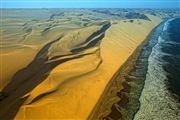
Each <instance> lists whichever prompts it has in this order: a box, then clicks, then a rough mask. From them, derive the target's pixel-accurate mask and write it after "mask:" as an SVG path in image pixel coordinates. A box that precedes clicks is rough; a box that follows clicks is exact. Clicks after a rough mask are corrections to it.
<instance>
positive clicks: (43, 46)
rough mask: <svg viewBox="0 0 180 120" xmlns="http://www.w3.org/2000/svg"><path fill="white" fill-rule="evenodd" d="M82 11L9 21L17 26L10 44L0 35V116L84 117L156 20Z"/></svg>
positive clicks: (151, 16)
mask: <svg viewBox="0 0 180 120" xmlns="http://www.w3.org/2000/svg"><path fill="white" fill-rule="evenodd" d="M86 12H87V15H86V18H88V19H85V18H83V17H81V16H83V15H81V14H78V15H79V17H77V16H73V15H72V13H71V12H70V13H69V14H71V15H72V16H71V17H68V15H66V14H67V13H66V12H64V13H61V14H60V13H59V14H51V15H49V17H47V19H46V20H40V22H37V21H36V20H30V21H28V20H24V21H23V22H22V23H21V24H20V25H19V24H18V25H17V24H16V25H15V26H18V27H20V29H21V32H22V33H21V34H20V35H19V36H20V37H18V38H19V39H18V40H16V41H14V42H15V43H16V44H15V43H11V44H10V42H9V41H8V40H2V42H1V44H3V47H2V48H1V49H2V50H3V52H2V54H1V57H2V58H3V59H4V60H2V62H1V63H3V65H2V69H3V71H2V72H1V76H2V77H1V91H2V92H1V102H0V105H1V106H2V107H3V108H4V109H0V115H1V116H2V118H5V119H9V118H15V119H87V118H88V117H89V116H90V114H93V112H92V110H94V109H95V107H96V105H97V104H98V100H99V99H100V98H101V95H102V94H103V92H104V90H105V88H106V87H107V85H108V83H109V82H111V81H110V80H111V78H112V77H113V75H114V74H115V73H116V71H117V70H118V69H119V67H121V66H122V65H123V64H124V63H125V61H126V60H127V59H128V57H129V56H130V55H131V54H132V53H133V52H134V50H135V49H136V48H137V46H139V45H140V44H141V43H142V42H143V40H145V38H146V36H147V35H148V34H149V33H150V31H151V30H152V29H153V28H154V27H155V26H156V25H158V24H159V23H160V21H161V19H160V18H159V17H157V16H153V15H149V14H147V15H146V16H148V18H149V19H150V20H143V19H133V22H130V21H129V20H126V19H114V18H113V19H102V18H103V15H102V16H100V17H97V16H96V14H97V13H95V17H92V13H91V12H89V11H88V10H87V11H86ZM77 13H78V12H77ZM47 14H49V13H47ZM82 14H83V13H82ZM93 14H94V13H93ZM62 15H64V17H62V18H58V17H60V16H62ZM57 18H58V19H57ZM36 19H37V18H36ZM43 19H45V18H43ZM62 21H64V22H62ZM79 21H81V22H79ZM86 21H88V22H86ZM6 22H7V21H6ZM47 26H48V27H47ZM6 29H7V31H8V30H9V29H8V28H6ZM13 31H14V30H13ZM24 31H26V32H25V33H23V32H24ZM12 33H14V32H12ZM17 33H19V31H17ZM14 35H15V36H17V34H14ZM22 36H24V37H22ZM7 37H10V38H11V37H12V36H11V35H10V34H9V35H8V34H6V36H5V37H4V39H7ZM12 38H13V37H12ZM14 44H15V45H16V46H13V45H14ZM11 45H12V46H11ZM14 50H17V51H14ZM12 51H13V52H12ZM11 59H13V61H12V60H11ZM5 60H7V61H5ZM17 63H18V64H17ZM3 66H4V67H3ZM119 87H122V88H123V86H122V85H120V86H119Z"/></svg>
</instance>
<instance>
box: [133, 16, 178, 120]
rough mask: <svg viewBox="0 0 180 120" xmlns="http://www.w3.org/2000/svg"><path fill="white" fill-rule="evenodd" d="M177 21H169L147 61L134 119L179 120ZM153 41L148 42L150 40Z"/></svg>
mask: <svg viewBox="0 0 180 120" xmlns="http://www.w3.org/2000/svg"><path fill="white" fill-rule="evenodd" d="M179 20H180V18H176V19H170V20H168V21H167V22H166V23H165V24H164V28H163V30H162V32H161V34H160V36H159V37H158V40H157V41H158V42H157V44H156V45H155V46H154V47H153V49H152V52H151V54H150V56H149V58H148V71H147V74H146V79H145V85H144V88H143V90H142V93H141V96H140V108H139V110H138V112H137V114H136V115H135V118H134V120H152V119H153V120H179V119H180V104H179V97H178V95H179V94H180V93H179V92H180V84H179V82H180V72H179V71H180V67H179V65H180V64H179V62H178V61H180V43H179V38H180V37H179V30H180V29H179V27H178V25H179ZM151 40H152V39H150V41H151Z"/></svg>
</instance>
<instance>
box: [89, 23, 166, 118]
mask: <svg viewBox="0 0 180 120" xmlns="http://www.w3.org/2000/svg"><path fill="white" fill-rule="evenodd" d="M162 23H163V21H162V22H160V23H159V24H158V25H157V26H155V27H154V28H153V29H152V30H151V31H150V33H149V34H148V35H147V37H146V38H145V39H144V41H142V43H140V45H138V46H137V48H136V49H135V50H134V51H133V53H132V54H131V55H130V56H129V57H128V59H127V60H126V61H125V63H124V64H122V66H120V68H119V69H118V70H117V72H116V73H115V74H114V75H113V77H112V78H111V80H110V81H109V83H108V84H107V86H106V88H105V90H104V92H103V94H102V95H101V97H100V99H99V100H98V102H97V104H96V106H95V107H94V110H92V112H91V113H90V115H89V117H88V119H89V120H91V119H106V118H105V117H103V116H107V115H108V116H109V117H110V116H111V115H112V116H114V114H116V115H117V116H118V117H121V118H122V114H121V113H120V112H118V113H116V112H115V113H114V114H113V113H112V114H111V111H112V109H113V107H114V108H117V109H119V108H118V107H125V106H126V105H127V104H128V103H129V97H128V96H127V95H126V94H127V93H130V90H131V89H132V87H131V85H130V84H129V82H130V81H132V80H131V79H133V76H131V77H132V78H128V77H129V75H128V74H129V73H131V71H133V69H134V68H135V67H136V66H135V65H136V62H137V60H138V57H139V56H140V54H141V51H142V49H143V48H144V47H145V45H146V44H147V43H148V42H149V38H150V36H151V34H152V33H153V32H154V30H155V29H156V28H157V27H158V26H159V25H161V24H162ZM144 80H145V78H144ZM144 80H143V84H141V85H142V86H144V82H145V81H144ZM117 83H118V84H120V85H121V86H122V87H119V86H117ZM118 88H119V89H118ZM142 89H143V87H142ZM142 89H141V91H142ZM112 93H113V94H112ZM140 94H141V92H140ZM108 95H110V97H107V96H108ZM139 97H140V95H139ZM108 98H110V99H112V101H111V100H107V99H108ZM102 100H103V101H102ZM106 100H107V101H106ZM108 102H109V103H110V104H109V103H108ZM117 103H118V105H117ZM107 106H108V107H107ZM138 108H139V105H138ZM137 111H138V109H137ZM137 111H134V115H135V114H136V112H137ZM100 113H103V114H100ZM134 115H133V116H134ZM116 119H117V118H116Z"/></svg>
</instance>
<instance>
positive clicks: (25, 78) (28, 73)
mask: <svg viewBox="0 0 180 120" xmlns="http://www.w3.org/2000/svg"><path fill="white" fill-rule="evenodd" d="M109 26H110V23H109V22H107V23H104V24H102V26H100V27H99V30H98V31H96V32H94V34H92V35H90V36H89V37H87V38H88V39H86V40H85V41H80V43H78V44H81V45H78V47H76V46H75V47H74V48H73V47H70V50H68V49H63V46H58V42H61V40H63V39H64V38H65V35H62V36H60V37H58V38H57V39H55V40H53V41H51V42H49V43H47V44H46V45H45V46H44V47H43V48H41V50H40V51H39V52H38V54H37V55H36V57H35V58H34V60H33V61H32V62H31V63H30V64H29V65H28V66H27V67H26V68H23V69H21V70H20V71H18V72H17V73H16V74H15V75H14V76H13V78H12V80H11V81H10V82H9V83H8V84H7V86H5V87H4V88H3V89H2V91H1V94H2V96H4V97H1V102H0V105H1V107H3V106H4V105H5V106H6V107H5V109H3V110H2V109H1V110H0V115H1V117H2V118H3V119H4V118H7V119H10V118H13V117H14V115H15V114H16V112H17V110H18V108H19V107H20V105H21V104H22V103H23V101H24V100H26V99H27V97H29V94H28V92H30V91H31V90H33V89H34V88H35V87H36V86H37V85H39V84H40V83H41V82H42V81H43V80H44V79H46V77H47V76H48V74H49V72H50V71H51V70H52V69H53V68H54V67H56V66H57V65H59V64H62V63H64V62H67V61H69V60H73V59H78V58H82V57H84V56H88V55H91V54H96V53H97V52H98V50H99V49H98V44H99V41H100V40H102V38H103V37H104V32H105V31H106V29H108V27H109ZM65 39H66V38H65ZM66 41H67V40H66ZM78 42H79V41H78ZM81 42H83V43H81ZM53 45H54V46H53ZM54 47H60V50H62V51H63V52H58V53H63V54H62V55H58V56H56V55H57V54H56V52H53V50H58V49H56V48H54ZM67 47H68V46H67ZM86 49H88V50H89V51H88V50H87V51H86ZM82 51H83V52H82ZM68 53H70V54H68ZM66 54H67V55H66ZM52 56H53V57H52ZM100 63H101V60H100V61H99V63H98V64H97V67H98V66H99V65H100ZM97 67H95V69H97ZM53 91H56V90H50V91H47V92H45V93H42V94H40V95H38V96H37V97H35V98H34V99H32V100H31V102H29V104H30V103H33V102H34V101H36V100H37V99H38V98H42V96H45V95H47V94H50V93H53ZM26 94H27V95H26ZM9 103H11V104H9ZM18 103H20V104H18ZM7 104H8V105H7ZM12 108H16V109H15V110H13V109H12ZM13 112H15V113H13Z"/></svg>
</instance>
